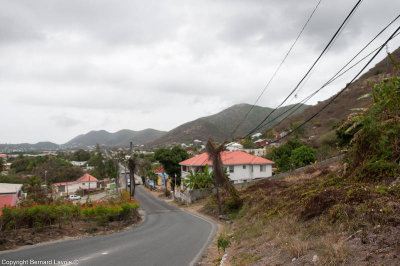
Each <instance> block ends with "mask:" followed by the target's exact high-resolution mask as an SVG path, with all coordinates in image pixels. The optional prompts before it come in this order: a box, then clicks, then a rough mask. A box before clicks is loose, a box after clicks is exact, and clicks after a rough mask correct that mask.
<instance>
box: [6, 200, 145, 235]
mask: <svg viewBox="0 0 400 266" xmlns="http://www.w3.org/2000/svg"><path fill="white" fill-rule="evenodd" d="M138 209H139V204H138V203H137V202H135V201H129V202H120V203H119V204H106V203H93V204H84V205H80V204H72V203H64V202H62V203H60V204H54V203H51V204H46V205H44V204H37V203H33V204H31V205H25V206H21V207H8V206H6V207H3V208H2V213H3V215H2V216H1V217H0V220H1V222H0V224H2V225H3V226H2V228H1V229H2V230H7V229H18V228H24V227H27V228H33V227H37V226H38V225H40V226H50V225H53V224H58V226H59V227H62V226H63V225H65V224H66V223H68V222H70V223H72V222H73V221H77V220H84V221H96V222H97V223H98V224H100V225H104V224H106V223H108V222H111V221H127V220H130V219H132V218H135V217H137V216H138Z"/></svg>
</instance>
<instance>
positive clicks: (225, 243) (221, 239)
mask: <svg viewBox="0 0 400 266" xmlns="http://www.w3.org/2000/svg"><path fill="white" fill-rule="evenodd" d="M230 245H231V240H230V237H229V236H227V235H226V234H221V235H219V236H218V240H217V246H218V252H219V251H220V250H222V251H223V253H225V249H226V248H228V247H229V246H230Z"/></svg>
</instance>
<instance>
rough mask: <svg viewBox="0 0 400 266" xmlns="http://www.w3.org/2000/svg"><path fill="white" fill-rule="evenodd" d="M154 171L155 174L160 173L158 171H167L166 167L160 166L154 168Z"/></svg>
mask: <svg viewBox="0 0 400 266" xmlns="http://www.w3.org/2000/svg"><path fill="white" fill-rule="evenodd" d="M154 173H155V174H158V173H165V171H164V167H162V166H161V167H159V168H157V169H156V170H154Z"/></svg>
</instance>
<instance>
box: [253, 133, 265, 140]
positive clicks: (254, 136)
mask: <svg viewBox="0 0 400 266" xmlns="http://www.w3.org/2000/svg"><path fill="white" fill-rule="evenodd" d="M261 136H262V134H261V133H256V134H254V135H251V138H252V139H254V138H259V137H261Z"/></svg>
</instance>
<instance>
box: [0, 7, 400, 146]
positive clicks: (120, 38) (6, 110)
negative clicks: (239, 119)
mask: <svg viewBox="0 0 400 266" xmlns="http://www.w3.org/2000/svg"><path fill="white" fill-rule="evenodd" d="M317 2H318V0H302V1H295V0H269V1H267V0H263V1H261V0H259V1H256V0H246V1H239V0H237V1H234V0H231V1H227V0H226V1H216V0H203V1H199V0H181V1H170V0H162V1H161V0H159V1H152V0H145V1H134V0H113V1H110V0H109V1H105V0H92V1H89V0H88V1H82V0H62V1H61V0H58V1H56V0H47V1H45V0H8V1H7V0H0V99H1V111H0V143H20V142H31V143H35V142H38V141H53V142H56V143H65V142H67V141H68V140H69V139H71V138H73V137H75V136H76V135H78V134H82V133H86V132H88V131H90V130H99V129H105V130H108V131H111V132H114V131H117V130H120V129H124V128H127V129H132V130H141V129H145V128H155V129H159V130H170V129H172V128H174V127H176V126H179V125H180V124H182V123H185V122H188V121H191V120H194V119H197V118H199V117H202V116H207V115H210V114H214V113H217V112H219V111H221V110H223V109H224V108H227V107H229V106H231V105H233V104H238V103H251V104H252V103H254V101H255V99H256V98H257V96H258V95H259V93H260V92H261V91H262V89H263V88H264V86H265V85H266V83H267V81H268V79H269V77H270V76H271V74H272V73H273V72H274V70H275V68H276V67H277V65H278V64H279V62H280V60H281V59H282V58H283V56H284V55H285V53H286V52H287V50H288V48H289V47H290V45H291V43H292V42H293V40H294V38H295V37H296V35H297V34H298V32H299V31H300V29H301V27H302V25H303V24H304V23H305V21H306V19H307V17H308V16H309V14H310V13H311V11H312V9H313V8H314V6H315V5H316V3H317ZM356 2H357V1H356V0H323V1H322V3H321V5H320V7H319V9H318V10H317V12H316V13H315V15H314V17H313V18H312V20H311V21H310V24H309V26H308V27H307V28H306V30H305V31H304V33H303V35H302V36H301V38H300V40H299V42H298V43H297V45H296V46H295V48H294V49H293V51H292V54H291V55H290V57H289V58H288V60H287V61H286V63H285V65H284V66H283V67H282V69H281V71H280V72H279V74H278V75H277V76H276V79H275V80H274V82H273V83H272V84H271V86H270V88H269V89H268V90H267V92H266V93H265V94H264V95H263V97H262V98H261V100H260V102H259V105H261V106H268V107H275V106H277V105H278V104H279V103H280V101H282V100H283V99H284V98H285V97H286V96H287V94H288V93H289V91H291V90H292V89H293V88H294V86H295V85H296V83H297V82H298V81H299V79H300V78H301V76H302V75H303V74H304V73H305V72H306V70H307V69H308V67H309V66H310V65H311V64H312V62H313V61H314V60H315V58H316V57H317V56H318V55H319V53H320V52H321V51H322V49H323V47H324V46H325V45H326V44H327V42H328V40H329V38H330V37H331V36H332V35H333V33H334V32H335V31H336V29H337V28H338V27H339V25H340V23H341V22H342V20H343V19H344V18H345V16H346V15H347V13H348V12H349V11H350V10H351V8H352V6H353V5H354V4H355V3H356ZM399 12H400V1H398V0H379V1H378V0H364V1H363V3H362V4H361V6H360V8H359V9H358V10H357V12H356V13H355V15H354V16H353V18H352V20H351V21H350V22H349V24H348V25H347V27H346V28H345V30H344V31H343V32H342V34H341V35H340V36H339V38H338V40H337V41H336V42H335V43H334V46H333V47H332V48H331V49H330V50H329V52H328V54H327V55H326V56H325V57H323V59H322V60H321V63H319V64H318V65H317V68H316V70H315V71H313V72H312V75H311V77H310V78H309V79H308V80H307V82H306V84H305V85H304V86H302V87H301V89H300V91H299V92H298V93H297V94H298V98H297V99H301V98H303V97H305V96H306V95H308V94H309V93H310V92H312V91H314V90H316V89H317V88H319V86H321V85H322V84H323V83H324V82H325V81H326V80H327V79H329V77H330V76H331V75H332V74H334V73H335V72H336V71H337V70H338V69H339V68H340V67H341V66H342V65H343V64H344V63H346V62H347V61H348V60H349V59H350V58H351V57H352V56H353V55H354V54H355V53H356V52H357V51H358V49H360V48H361V47H362V46H363V45H364V44H366V43H367V42H368V41H369V40H370V39H371V38H372V37H373V36H374V35H375V34H376V33H377V32H379V30H381V29H382V28H383V27H384V26H385V25H386V24H387V23H389V21H391V20H392V19H393V18H394V17H395V16H397V15H398V13H399ZM399 25H400V22H397V23H396V24H395V25H393V27H391V28H390V29H389V30H388V32H387V33H386V34H384V35H383V36H382V38H380V39H379V40H378V41H376V42H374V43H373V45H372V46H371V47H370V48H369V49H368V52H369V51H371V50H373V49H374V48H375V47H377V46H378V45H379V44H380V43H381V42H383V40H384V39H386V38H387V37H388V36H389V35H390V33H391V32H392V31H393V30H394V29H395V28H397V27H398V26H399ZM398 46H400V36H399V37H398V38H397V39H396V40H393V41H392V42H391V43H390V45H389V50H390V51H393V50H394V49H396V48H397V47H398ZM383 56H384V53H383V54H382V55H381V56H380V57H379V58H378V59H377V60H376V61H375V62H374V64H375V63H377V62H378V61H379V60H380V59H382V58H383ZM374 64H373V65H374ZM353 75H354V72H353V73H350V74H349V75H345V76H344V77H343V78H341V79H340V80H338V81H337V82H335V83H334V84H332V86H330V87H328V88H326V89H325V90H323V91H322V92H321V93H320V94H319V95H318V96H317V97H315V98H314V99H313V100H312V101H310V102H309V103H311V104H315V103H316V102H317V101H318V100H322V99H326V98H327V97H329V96H331V95H332V94H334V93H336V92H337V91H338V90H340V89H341V88H343V86H344V84H346V83H347V82H348V81H349V80H350V79H351V78H352V76H353ZM295 101H296V99H291V100H290V101H289V103H294V102H295Z"/></svg>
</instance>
